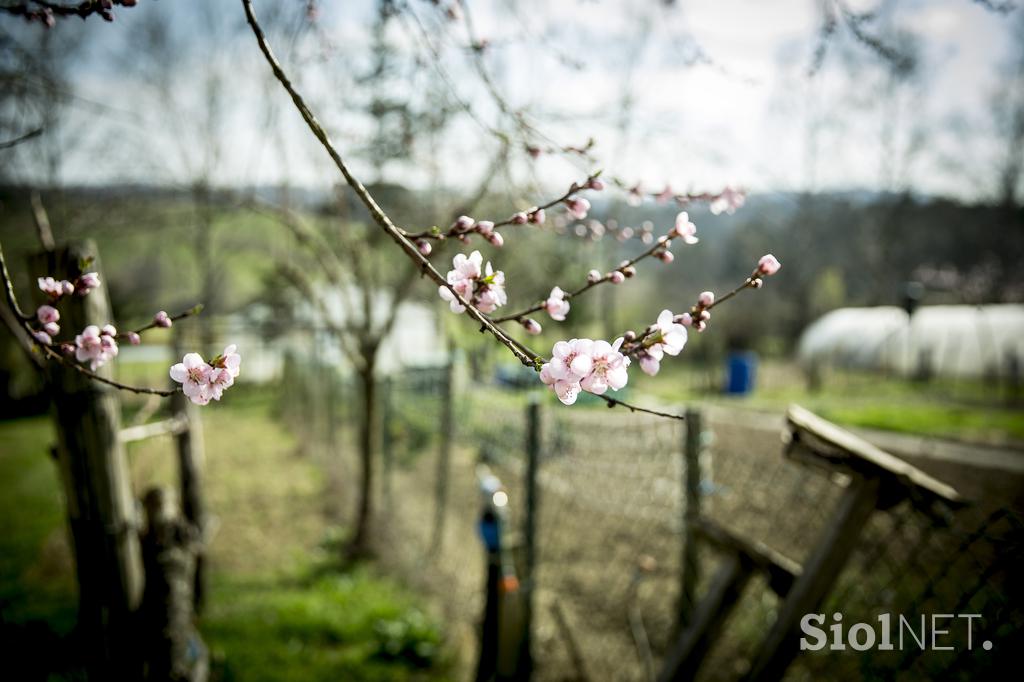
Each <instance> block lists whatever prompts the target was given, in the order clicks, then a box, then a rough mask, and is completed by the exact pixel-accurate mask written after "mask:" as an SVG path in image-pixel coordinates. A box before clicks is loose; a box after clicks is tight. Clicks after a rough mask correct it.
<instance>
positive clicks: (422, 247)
mask: <svg viewBox="0 0 1024 682" xmlns="http://www.w3.org/2000/svg"><path fill="white" fill-rule="evenodd" d="M416 248H417V249H418V250H419V252H420V254H422V255H424V256H429V255H430V252H431V251H433V250H434V247H433V246H431V245H430V242H428V241H427V240H426V239H417V240H416Z"/></svg>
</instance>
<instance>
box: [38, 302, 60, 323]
mask: <svg viewBox="0 0 1024 682" xmlns="http://www.w3.org/2000/svg"><path fill="white" fill-rule="evenodd" d="M36 319H38V320H39V321H40V322H41V323H43V324H48V323H50V322H56V321H57V320H59V319H60V313H59V312H57V309H56V308H54V307H53V306H52V305H41V306H39V308H38V309H37V310H36Z"/></svg>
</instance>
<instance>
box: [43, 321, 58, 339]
mask: <svg viewBox="0 0 1024 682" xmlns="http://www.w3.org/2000/svg"><path fill="white" fill-rule="evenodd" d="M43 331H44V332H46V333H47V334H49V335H50V336H57V334H60V325H59V324H57V323H56V322H47V323H46V324H44V325H43Z"/></svg>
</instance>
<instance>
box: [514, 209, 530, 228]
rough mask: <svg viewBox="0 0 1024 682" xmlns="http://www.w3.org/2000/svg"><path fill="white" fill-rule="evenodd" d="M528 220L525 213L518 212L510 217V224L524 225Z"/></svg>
mask: <svg viewBox="0 0 1024 682" xmlns="http://www.w3.org/2000/svg"><path fill="white" fill-rule="evenodd" d="M528 220H529V217H527V215H526V214H525V213H523V212H522V211H519V212H518V213H516V214H514V215H513V216H512V224H513V225H525V224H526V223H527V221H528Z"/></svg>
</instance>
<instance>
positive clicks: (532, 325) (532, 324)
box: [520, 317, 543, 335]
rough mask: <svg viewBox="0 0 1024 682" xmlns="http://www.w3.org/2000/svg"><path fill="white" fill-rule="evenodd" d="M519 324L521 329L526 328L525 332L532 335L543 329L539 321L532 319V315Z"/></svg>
mask: <svg viewBox="0 0 1024 682" xmlns="http://www.w3.org/2000/svg"><path fill="white" fill-rule="evenodd" d="M520 324H522V325H523V329H525V330H526V333H527V334H534V335H536V334H540V333H541V331H543V329H542V328H541V326H540V322H538V321H537V320H535V319H533V318H532V317H528V318H526V319H525V320H523V321H522V322H521V323H520Z"/></svg>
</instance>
